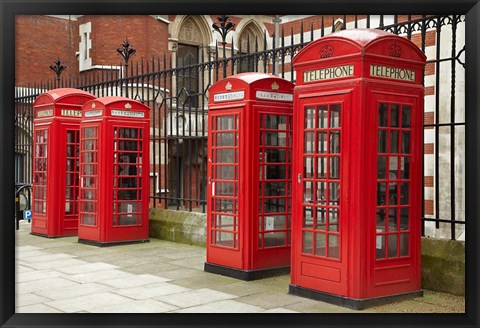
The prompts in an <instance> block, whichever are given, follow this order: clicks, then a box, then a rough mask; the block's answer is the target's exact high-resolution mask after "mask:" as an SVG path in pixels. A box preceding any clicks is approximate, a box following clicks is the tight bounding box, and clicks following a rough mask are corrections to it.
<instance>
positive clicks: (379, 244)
mask: <svg viewBox="0 0 480 328" xmlns="http://www.w3.org/2000/svg"><path fill="white" fill-rule="evenodd" d="M376 249H377V259H383V258H385V256H386V253H385V235H380V236H377V241H376Z"/></svg>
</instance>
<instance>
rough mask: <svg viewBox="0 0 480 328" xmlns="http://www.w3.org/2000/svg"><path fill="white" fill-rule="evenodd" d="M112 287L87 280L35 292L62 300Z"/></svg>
mask: <svg viewBox="0 0 480 328" xmlns="http://www.w3.org/2000/svg"><path fill="white" fill-rule="evenodd" d="M111 290H113V288H112V287H110V286H106V285H102V284H98V283H95V282H89V283H85V284H76V285H73V286H70V287H64V288H52V289H46V290H39V291H36V292H35V294H37V295H40V296H43V297H46V298H49V299H50V300H52V301H58V300H63V299H67V298H72V297H79V296H84V295H90V294H94V293H99V292H104V291H111Z"/></svg>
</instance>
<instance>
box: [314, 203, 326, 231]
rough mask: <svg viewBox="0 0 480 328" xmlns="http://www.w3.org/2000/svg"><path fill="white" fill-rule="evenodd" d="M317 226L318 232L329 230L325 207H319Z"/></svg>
mask: <svg viewBox="0 0 480 328" xmlns="http://www.w3.org/2000/svg"><path fill="white" fill-rule="evenodd" d="M316 211H317V226H316V229H318V230H327V218H326V216H327V215H326V214H327V210H326V209H325V208H323V207H317V209H316Z"/></svg>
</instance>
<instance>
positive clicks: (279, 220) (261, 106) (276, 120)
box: [205, 73, 293, 280]
mask: <svg viewBox="0 0 480 328" xmlns="http://www.w3.org/2000/svg"><path fill="white" fill-rule="evenodd" d="M209 97H210V98H209V113H208V114H209V115H208V116H209V117H208V128H209V130H208V135H209V138H208V174H207V176H208V206H207V261H206V262H205V271H208V272H213V273H218V274H223V275H227V276H231V277H235V278H238V279H243V280H252V279H258V278H261V277H265V276H269V275H275V274H278V273H288V272H289V266H290V239H291V237H290V220H291V215H290V212H291V210H290V206H291V181H290V180H291V177H290V174H291V162H292V153H291V149H292V111H293V84H292V83H290V82H289V81H286V80H284V79H281V78H278V77H276V76H273V75H268V74H263V73H243V74H237V75H234V76H231V77H229V78H225V79H223V80H221V81H218V82H217V83H215V84H214V85H212V86H211V87H210V89H209Z"/></svg>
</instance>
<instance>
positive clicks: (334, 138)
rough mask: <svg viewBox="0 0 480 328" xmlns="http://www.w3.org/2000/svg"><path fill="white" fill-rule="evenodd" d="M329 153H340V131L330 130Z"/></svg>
mask: <svg viewBox="0 0 480 328" xmlns="http://www.w3.org/2000/svg"><path fill="white" fill-rule="evenodd" d="M330 153H331V154H340V132H337V131H332V132H330Z"/></svg>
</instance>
